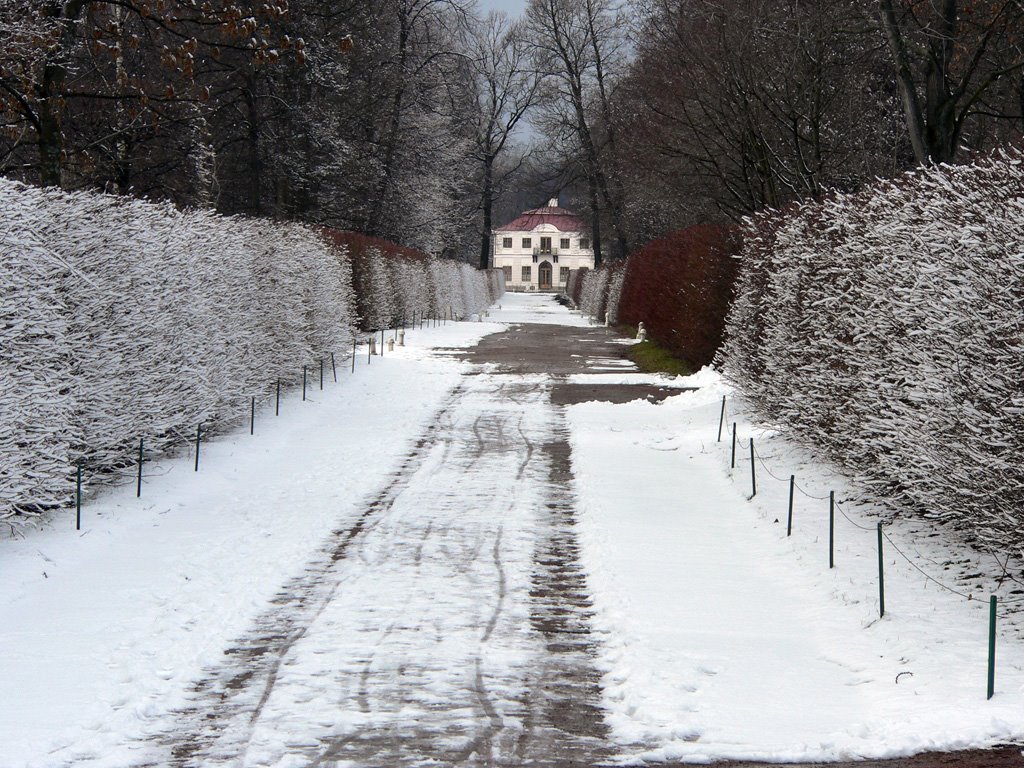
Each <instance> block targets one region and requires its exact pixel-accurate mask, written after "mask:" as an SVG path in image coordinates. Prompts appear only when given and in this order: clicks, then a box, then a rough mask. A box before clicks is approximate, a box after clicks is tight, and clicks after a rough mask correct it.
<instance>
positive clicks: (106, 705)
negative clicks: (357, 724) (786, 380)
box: [0, 295, 1024, 768]
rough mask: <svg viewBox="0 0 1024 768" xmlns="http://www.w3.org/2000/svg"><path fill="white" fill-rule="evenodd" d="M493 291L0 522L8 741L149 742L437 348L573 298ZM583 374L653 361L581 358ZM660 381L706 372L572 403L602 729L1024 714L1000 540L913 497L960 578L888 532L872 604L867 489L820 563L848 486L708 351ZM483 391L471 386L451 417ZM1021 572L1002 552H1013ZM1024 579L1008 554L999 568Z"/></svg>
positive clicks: (389, 437) (926, 549)
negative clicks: (730, 424)
mask: <svg viewBox="0 0 1024 768" xmlns="http://www.w3.org/2000/svg"><path fill="white" fill-rule="evenodd" d="M501 304H502V309H500V310H498V309H495V310H493V311H492V313H491V316H490V317H489V318H486V319H485V322H479V323H477V322H465V323H451V322H449V323H448V324H447V325H445V326H442V327H438V328H429V329H427V328H424V329H422V330H415V331H410V332H409V333H408V334H407V337H406V340H407V344H408V346H406V347H404V348H396V349H395V351H394V352H393V353H390V352H388V353H385V355H384V357H383V358H379V357H375V358H373V362H372V364H370V365H367V362H366V357H365V347H364V348H363V350H362V353H361V356H360V358H359V359H358V362H357V370H356V373H355V374H352V373H350V371H349V368H348V367H347V366H346V367H339V371H338V375H339V379H340V381H339V383H338V384H334V383H333V381H330V380H329V381H328V383H327V384H326V385H325V386H326V388H325V390H324V391H323V392H321V391H320V390H319V389H314V390H313V391H312V393H311V395H310V397H309V400H308V401H307V402H302V401H301V398H300V396H299V393H297V392H290V393H289V394H288V396H287V397H286V398H285V399H284V400H283V402H282V413H281V416H279V417H276V418H275V416H274V414H273V403H270V404H269V408H267V407H264V408H263V409H262V410H261V411H260V413H259V414H258V417H257V422H256V435H255V436H253V437H250V435H249V434H248V425H246V426H245V427H244V428H242V429H240V430H239V431H238V433H236V434H234V435H230V436H226V437H222V438H219V439H217V440H215V441H214V442H212V443H211V444H209V445H208V446H204V449H203V455H202V460H201V466H200V471H199V472H198V473H195V472H194V471H193V468H192V459H191V457H189V456H181V457H179V458H177V459H174V460H168V461H164V462H161V463H160V464H156V465H152V466H147V479H146V483H145V485H144V487H143V491H142V498H141V499H136V498H135V487H134V483H133V482H131V483H129V484H127V485H125V486H124V487H122V488H120V489H117V490H114V491H111V492H106V493H104V494H102V495H100V496H99V497H98V498H89V499H86V502H85V507H84V511H83V525H82V531H81V532H76V531H75V529H74V512H73V511H71V512H64V513H61V514H58V515H54V516H52V517H51V518H50V520H49V522H47V523H46V524H45V525H44V526H43V527H42V528H41V529H40V530H32V531H28V532H26V533H25V535H24V536H22V537H18V538H8V539H4V540H2V541H0V583H2V584H3V585H4V589H3V593H2V595H0V689H2V693H3V695H0V744H2V748H0V765H3V766H5V768H6V766H53V765H69V764H74V763H85V762H87V761H88V764H89V765H95V766H100V765H102V766H126V765H133V764H139V763H142V762H144V761H145V760H146V750H145V749H144V748H143V747H140V746H139V745H140V744H143V743H144V742H142V741H140V739H142V738H144V737H145V736H146V735H147V734H151V733H154V732H158V731H160V730H162V729H164V728H171V727H173V724H174V722H175V721H174V712H175V711H176V710H178V709H180V708H182V707H184V706H186V704H187V703H188V700H189V694H190V691H191V688H192V686H193V684H194V683H195V681H196V680H197V679H198V678H199V677H200V676H201V675H202V673H203V670H204V669H207V668H209V667H211V666H213V665H215V664H216V663H217V661H218V660H219V659H221V658H222V655H223V652H224V649H225V648H226V647H227V646H228V645H229V644H230V643H231V642H232V641H233V640H234V639H236V638H238V637H239V636H240V635H241V634H242V633H244V632H245V631H246V629H247V628H248V627H250V626H251V623H252V621H253V620H254V618H255V617H256V616H258V615H259V614H260V612H261V611H262V610H263V609H264V608H265V607H266V605H267V603H268V601H269V600H271V599H272V598H273V596H274V594H275V592H276V591H277V590H278V589H279V588H280V587H281V585H282V584H284V583H286V582H287V581H288V580H289V579H292V578H294V577H296V576H299V575H300V574H301V572H302V569H303V567H304V565H305V564H306V563H307V562H308V560H309V558H310V557H311V556H312V555H313V554H314V553H315V552H316V551H317V548H318V547H319V546H320V544H321V542H322V541H323V540H324V539H325V538H326V537H327V536H328V535H329V534H330V532H331V531H335V530H338V529H339V528H344V527H345V526H346V525H349V524H351V523H352V522H354V520H355V518H356V516H357V515H358V514H359V513H360V512H361V511H362V510H364V509H365V508H366V505H367V503H368V502H369V501H370V500H371V499H373V498H374V497H375V496H377V494H379V493H380V492H381V490H382V488H383V486H384V485H385V483H386V482H387V480H388V478H389V477H391V476H393V474H394V472H395V471H396V470H397V469H398V466H399V464H400V463H401V462H402V460H403V459H404V458H405V457H406V456H407V455H408V452H409V450H410V448H411V447H412V446H413V445H414V444H415V442H416V441H417V440H418V439H419V438H420V437H421V436H422V435H423V433H424V432H425V430H426V429H427V428H428V426H429V425H430V423H431V421H432V419H433V417H434V415H435V414H436V413H437V411H438V409H439V407H440V406H441V403H442V402H443V401H444V400H445V398H446V396H448V395H449V393H450V392H451V391H452V390H453V389H454V388H455V387H456V386H457V385H458V383H459V381H460V379H461V378H462V373H463V372H464V371H466V370H467V369H468V364H467V363H464V362H460V361H458V360H456V359H453V358H452V357H450V356H448V355H447V354H441V355H434V354H432V353H431V350H432V349H444V350H448V349H451V348H459V347H466V346H470V345H472V344H474V343H476V341H478V340H479V339H480V338H481V337H482V336H483V335H485V334H488V333H493V332H496V331H500V330H503V329H504V327H505V325H504V324H505V323H508V322H548V323H564V324H571V325H581V324H585V320H581V319H580V318H579V316H578V315H572V314H570V313H569V312H568V311H567V310H565V309H563V308H560V307H557V306H556V305H554V304H553V303H551V302H550V301H549V300H547V299H545V298H544V297H538V296H529V295H506V296H504V297H502V299H501ZM591 378H592V379H593V380H595V381H598V380H599V381H601V382H604V383H610V382H613V381H622V382H630V383H635V382H639V381H649V380H652V377H643V376H640V375H637V374H629V373H606V374H599V375H594V376H593V377H588V376H575V377H573V381H577V382H580V383H586V382H587V381H588V380H589V379H591ZM328 379H330V376H328ZM674 383H675V384H677V385H681V384H691V385H694V386H699V387H701V389H700V390H699V391H697V392H690V393H685V394H680V395H677V396H674V397H671V398H669V399H668V400H666V401H665V402H664V403H662V404H660V405H655V404H652V403H649V402H644V401H634V402H632V403H628V404H625V405H611V404H606V403H584V404H581V405H573V406H569V407H568V418H569V423H570V426H571V430H572V431H571V440H572V448H573V456H572V460H573V469H574V473H575V479H574V481H573V486H574V490H575V492H576V494H577V496H578V499H579V515H578V520H579V526H580V537H581V541H582V545H583V553H582V557H583V561H584V565H585V566H586V568H587V571H588V575H589V581H590V586H591V589H592V592H593V595H594V611H595V615H594V619H593V622H594V625H595V629H596V636H597V637H598V638H599V641H600V642H599V648H600V650H599V663H600V664H601V671H602V673H603V674H604V683H605V690H604V701H605V705H606V708H607V720H608V723H609V725H610V726H611V729H612V735H613V737H614V738H615V739H616V741H617V742H618V743H619V745H620V746H619V749H620V751H621V754H622V755H623V756H625V757H629V756H632V757H636V756H637V755H644V756H646V757H648V758H652V759H658V758H661V759H666V758H675V759H679V758H682V759H686V760H692V761H695V762H700V761H708V760H711V759H714V758H731V757H750V758H763V759H771V760H783V759H812V758H813V759H835V758H840V757H853V756H882V755H897V754H906V753H909V752H912V751H918V750H922V749H932V748H940V749H941V748H953V747H964V746H971V745H989V744H993V743H997V742H1000V741H1005V740H1008V739H1019V738H1022V737H1024V669H1022V668H1024V645H1022V640H1021V637H1020V633H1019V632H1018V629H1017V627H1016V626H1015V625H1014V623H1013V622H1012V621H1010V620H1002V619H1001V623H1000V637H999V647H998V657H999V661H998V668H997V674H996V695H995V697H994V698H993V699H992V700H991V701H986V699H985V682H986V681H985V665H986V650H987V648H986V644H987V620H988V616H987V603H986V602H984V601H985V600H987V596H988V592H989V589H990V588H992V586H993V585H994V580H988V579H983V578H967V577H968V576H972V575H973V574H977V573H980V572H986V573H989V572H992V571H993V569H994V568H995V560H994V559H992V558H990V557H988V556H987V555H978V554H971V553H969V552H967V551H966V550H964V549H962V548H961V547H960V546H959V545H957V544H956V543H955V540H954V538H953V537H952V536H951V535H949V534H947V533H943V534H942V535H940V536H934V535H933V533H934V532H935V529H934V528H933V527H932V526H930V525H929V524H927V523H922V522H919V521H918V522H913V521H900V522H896V523H894V524H893V525H891V526H888V527H887V529H886V530H887V532H888V534H889V535H890V536H891V537H892V540H893V541H894V542H895V543H896V544H897V545H899V546H900V547H901V549H903V551H904V552H906V553H907V554H908V555H909V556H910V557H911V559H912V560H913V561H914V562H915V563H916V564H917V565H918V566H919V567H921V568H922V569H924V571H926V572H928V573H930V574H931V575H933V576H934V577H935V578H936V579H938V580H939V581H941V582H943V583H945V584H948V585H950V586H953V587H955V588H956V589H957V590H959V591H962V592H964V593H965V594H972V595H973V596H974V597H976V598H979V600H978V601H968V600H966V599H964V598H963V597H960V596H958V595H955V594H952V593H950V592H947V591H945V590H943V589H941V588H939V587H937V586H936V585H935V584H934V583H931V582H929V581H927V580H926V579H925V577H924V576H923V575H922V574H921V573H920V572H918V571H916V570H914V568H912V567H911V566H910V565H908V564H907V563H906V561H904V560H903V559H902V558H901V557H899V556H898V555H897V554H896V553H895V552H894V551H892V550H887V551H886V557H885V565H886V616H885V617H884V618H883V619H881V620H879V619H878V593H877V560H876V550H875V541H876V534H875V530H874V522H875V519H876V518H875V517H874V516H873V515H872V513H871V510H868V509H864V508H859V507H857V506H856V505H855V504H852V503H846V504H844V505H843V509H844V510H845V511H846V514H848V515H849V516H850V518H852V520H853V521H854V522H856V524H857V525H858V526H862V527H863V528H865V529H866V530H862V529H861V528H858V527H856V526H854V525H853V524H852V523H851V522H849V521H848V520H847V519H846V518H845V517H843V516H842V515H840V514H837V528H836V550H835V560H836V567H835V568H834V569H832V570H830V569H829V568H828V552H827V542H828V520H827V515H828V501H827V496H828V492H829V490H830V489H835V490H836V492H837V497H838V498H840V499H841V500H844V499H848V498H851V497H853V496H855V495H856V491H855V489H854V488H852V486H850V485H849V484H848V483H846V482H844V481H843V480H842V479H841V478H839V477H837V476H835V475H834V473H832V472H830V470H829V469H828V468H827V467H826V466H823V465H821V464H819V463H816V462H815V461H813V457H809V456H808V455H806V454H805V453H803V452H802V451H800V450H797V449H795V448H794V447H792V446H790V445H788V444H787V443H786V441H785V440H784V439H782V438H780V437H778V436H776V435H774V434H773V433H771V432H768V431H763V430H759V429H754V428H752V427H751V426H750V423H749V421H748V420H746V419H745V418H744V415H743V414H742V411H741V409H740V408H739V407H738V406H736V405H735V404H734V403H733V400H732V397H731V393H728V392H727V391H726V389H725V387H724V386H723V385H722V384H721V382H720V380H719V378H718V377H717V375H716V374H714V373H713V372H709V371H705V372H702V373H701V374H698V375H697V376H696V377H693V378H692V379H691V380H686V381H682V380H676V381H675V382H674ZM723 394H727V395H729V396H730V419H731V418H737V420H738V421H739V422H740V433H741V435H742V437H743V438H744V439H745V438H746V437H748V436H749V435H751V434H753V435H754V436H755V439H756V445H757V446H758V450H759V452H760V454H761V455H762V456H763V457H764V461H765V463H766V464H767V465H768V467H770V468H771V469H772V470H773V471H774V472H775V473H776V474H777V475H779V476H780V477H782V478H784V479H785V480H782V481H780V480H775V479H772V478H771V477H769V476H768V475H767V474H765V473H764V472H763V471H762V469H763V468H762V467H761V466H760V465H759V466H758V493H757V496H756V497H755V498H754V499H753V500H748V498H747V497H748V496H749V494H750V474H749V471H750V466H749V459H748V458H747V454H745V453H743V452H741V453H740V456H739V459H738V466H737V468H736V469H735V470H732V471H731V472H730V469H729V444H728V442H727V437H726V435H724V434H723V441H722V442H721V443H717V442H716V440H715V438H716V433H717V430H718V418H719V408H720V403H721V397H722V395H723ZM490 407H491V404H490V403H489V402H488V401H487V399H486V398H477V399H476V400H469V399H467V400H466V402H465V403H464V404H463V409H464V412H463V413H462V416H461V418H464V419H467V420H470V421H471V420H472V417H473V414H472V413H471V412H469V411H471V410H472V408H477V409H478V410H479V413H480V415H481V417H483V416H485V415H486V414H487V413H488V410H489V408H490ZM466 409H469V410H466ZM790 473H795V474H796V475H797V479H798V482H799V484H800V487H801V488H802V489H803V490H804V491H806V492H807V493H809V494H811V495H812V496H817V497H825V500H822V499H812V498H809V497H808V496H804V495H798V498H797V504H796V508H795V515H794V528H793V535H792V537H789V538H787V537H786V530H785V523H786V517H785V513H786V501H787V492H788V482H786V480H788V476H789V474H790ZM516 520H517V518H516V516H515V515H510V516H509V518H508V520H507V521H505V524H506V526H508V525H513V526H514V525H515V524H516ZM505 535H506V536H509V537H511V536H514V533H513V532H512V531H511V530H509V531H507V532H506V533H505ZM887 545H888V544H887ZM951 561H955V563H954V565H953V566H951V567H950V569H948V570H947V569H946V568H945V565H944V564H945V563H947V562H951ZM1012 572H1013V573H1014V575H1015V576H1016V577H1018V578H1019V574H1020V566H1019V564H1018V565H1017V566H1016V570H1015V571H1012ZM998 573H999V570H998V569H995V575H998ZM377 586H378V587H379V588H380V590H381V592H382V593H383V592H386V591H387V590H386V589H385V587H386V586H387V585H377ZM1015 588H1018V585H1017V584H1015V583H1013V582H1010V581H1006V582H1005V583H1004V584H1003V586H1002V588H1001V590H1000V594H1001V595H1005V596H1007V597H1011V598H1012V597H1013V596H1012V595H1011V594H1010V593H1011V591H1012V590H1013V589H1015ZM438 610H440V609H438ZM453 610H454V609H453ZM456 618H457V617H456ZM345 623H346V622H345V620H344V617H341V618H340V619H339V621H338V626H339V627H342V628H344V626H345ZM339 631H340V630H339ZM524 631H528V629H526V628H524ZM902 673H910V674H902ZM897 678H898V682H897ZM284 691H285V693H287V692H288V690H287V689H284ZM282 696H284V694H281V695H280V696H279V697H278V700H275V699H272V700H271V701H270V704H269V706H270V709H271V710H273V708H274V707H275V706H279V704H280V701H285V699H284V698H281V697H282ZM287 714H288V713H287V712H282V718H285V719H282V720H281V721H280V722H279V723H278V725H280V726H281V727H284V725H286V716H287ZM274 722H278V721H274ZM271 725H273V723H272V724H271ZM267 728H269V726H267ZM267 732H268V733H270V730H268V731H267ZM272 735H273V734H272ZM287 735H288V734H282V736H281V739H282V740H286V737H287ZM299 735H300V736H301V734H299ZM275 738H276V736H275Z"/></svg>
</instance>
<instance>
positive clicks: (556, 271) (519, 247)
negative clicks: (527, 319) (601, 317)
mask: <svg viewBox="0 0 1024 768" xmlns="http://www.w3.org/2000/svg"><path fill="white" fill-rule="evenodd" d="M492 237H493V253H494V267H495V269H503V270H504V271H505V290H508V291H537V290H558V289H560V288H564V287H565V281H566V278H567V276H568V270H570V269H579V268H580V267H588V268H590V269H593V267H594V251H593V249H592V248H591V247H590V234H589V233H587V232H580V231H574V232H562V231H561V230H559V229H557V228H556V227H554V226H553V225H551V224H540V225H539V226H537V227H535V228H534V229H532V230H528V231H526V230H517V231H511V232H507V231H500V230H499V231H495V232H494V233H493V235H492ZM541 238H551V247H550V249H547V248H542V246H541V242H542V241H541ZM508 240H511V241H512V242H511V246H509V245H507V244H506V243H507V241H508ZM581 240H582V241H583V243H582V245H581ZM526 241H529V244H528V245H526V244H524V243H525V242H526ZM563 241H568V247H566V246H565V244H564V242H563ZM584 246H585V247H584ZM543 265H549V266H550V267H551V283H550V286H548V285H546V284H545V285H544V286H543V287H542V286H541V283H540V278H541V267H542V266H543ZM524 267H527V268H529V277H526V276H525V275H524V274H523V268H524Z"/></svg>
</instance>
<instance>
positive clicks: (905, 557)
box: [723, 414, 1024, 616]
mask: <svg viewBox="0 0 1024 768" xmlns="http://www.w3.org/2000/svg"><path fill="white" fill-rule="evenodd" d="M727 421H728V414H727V415H726V418H725V419H724V420H723V423H726V422H727ZM737 444H738V445H739V446H740V447H742V448H749V447H750V440H749V439H748V440H747V441H746V443H744V442H743V441H742V440H738V441H737ZM754 455H755V456H756V457H757V460H758V462H759V463H760V464H761V467H762V468H763V469H764V471H765V472H767V473H768V474H769V475H770V476H771V477H773V478H775V479H776V480H779V481H780V482H789V478H783V477H779V476H778V475H776V474H775V473H774V472H772V471H771V468H770V467H769V466H768V464H767V463H766V462H765V460H764V457H763V456H761V454H760V453H759V452H758V450H757V448H756V447H755V448H754ZM793 487H794V488H796V490H798V491H799V492H800V493H801V494H803V495H804V496H806V497H807V498H809V499H814V500H816V501H825V500H827V499H828V498H829V497H828V496H816V495H814V494H812V493H808V492H807V491H806V490H805V489H803V488H802V487H800V485H799V484H798V483H796V482H795V481H794V483H793ZM835 508H836V509H838V510H839V514H841V515H842V516H843V517H845V518H846V521H847V522H848V523H850V525H852V526H854V527H855V528H859V529H860V530H862V531H868V532H874V531H877V528H876V527H870V526H865V525H861V524H860V523H858V522H856V521H855V520H854V519H853V518H851V517H850V516H849V515H848V514H847V513H846V510H844V509H843V507H842V505H841V504H840V503H839V502H838V501H837V502H836V503H835ZM882 536H883V537H885V540H886V541H888V542H889V544H890V546H892V548H893V549H894V550H895V551H896V553H897V554H899V556H900V557H901V558H903V560H905V561H906V562H907V564H908V565H909V566H910V567H911V568H913V569H914V570H915V571H917V572H918V573H920V574H921V575H922V576H924V577H925V579H926V580H928V581H930V582H932V583H933V584H935V585H936V586H938V587H939V588H941V589H944V590H946V591H947V592H949V593H951V594H954V595H957V596H958V597H962V598H963V599H964V600H967V601H969V602H974V603H987V602H988V601H987V600H983V599H981V598H977V597H974V595H973V594H968V593H965V592H962V591H960V590H958V589H955V588H953V587H950V586H948V585H947V584H944V583H943V582H941V581H939V580H938V579H936V578H935V577H934V576H932V575H931V574H930V573H928V572H927V571H925V570H924V569H923V568H921V567H920V566H919V565H918V564H917V563H915V562H914V561H913V560H912V559H911V558H910V556H909V555H907V554H906V553H905V552H904V551H903V550H902V549H900V547H899V546H898V545H897V544H896V542H895V541H893V540H892V537H891V536H889V534H888V533H886V532H885V531H884V530H883V531H882ZM989 554H990V555H992V556H993V557H995V555H993V554H992V553H991V552H989ZM995 559H996V562H997V563H998V562H999V558H995ZM1000 567H1001V568H1002V569H1003V576H1005V577H1006V578H1008V579H1009V580H1010V581H1012V582H1014V583H1016V584H1018V585H1022V586H1024V582H1021V581H1018V580H1017V579H1015V578H1014V577H1013V576H1012V575H1011V574H1010V573H1009V572H1008V571H1007V569H1006V568H1005V567H1004V566H1002V565H1000ZM999 604H1000V606H1001V607H1002V606H1005V605H1020V604H1024V597H1021V598H1000V599H999ZM1001 613H1002V615H1004V616H1005V615H1009V614H1011V613H1012V612H1011V611H1002V612H1001Z"/></svg>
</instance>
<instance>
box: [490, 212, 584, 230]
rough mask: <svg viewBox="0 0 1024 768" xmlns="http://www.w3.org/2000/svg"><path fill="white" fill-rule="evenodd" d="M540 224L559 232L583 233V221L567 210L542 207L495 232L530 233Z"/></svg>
mask: <svg viewBox="0 0 1024 768" xmlns="http://www.w3.org/2000/svg"><path fill="white" fill-rule="evenodd" d="M541 224H550V225H551V226H553V227H554V228H555V229H557V230H558V231H559V232H583V231H585V225H584V223H583V219H581V218H580V217H579V216H577V215H576V214H575V213H573V212H572V211H570V210H568V209H567V208H559V207H555V206H544V207H542V208H533V209H531V210H529V211H523V212H522V213H521V214H519V216H517V217H516V218H515V219H513V220H512V221H510V222H509V223H508V224H506V225H505V226H503V227H497V228H496V229H495V230H494V231H495V232H530V231H531V230H534V229H536V228H537V227H539V226H540V225H541Z"/></svg>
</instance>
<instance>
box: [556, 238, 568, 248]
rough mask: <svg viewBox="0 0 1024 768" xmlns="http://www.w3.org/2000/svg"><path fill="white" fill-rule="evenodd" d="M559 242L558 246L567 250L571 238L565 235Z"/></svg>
mask: <svg viewBox="0 0 1024 768" xmlns="http://www.w3.org/2000/svg"><path fill="white" fill-rule="evenodd" d="M558 243H559V244H558V247H559V248H561V249H562V250H565V251H568V250H569V238H568V237H563V238H562V239H561V240H559V241H558Z"/></svg>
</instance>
